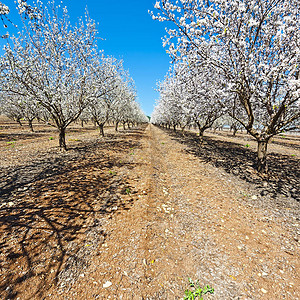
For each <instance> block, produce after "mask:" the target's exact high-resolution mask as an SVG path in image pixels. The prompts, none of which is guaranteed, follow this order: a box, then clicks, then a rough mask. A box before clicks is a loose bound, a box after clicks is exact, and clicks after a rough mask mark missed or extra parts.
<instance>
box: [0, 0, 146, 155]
mask: <svg viewBox="0 0 300 300" xmlns="http://www.w3.org/2000/svg"><path fill="white" fill-rule="evenodd" d="M24 3H26V2H21V4H22V5H23V4H24ZM22 8H23V7H21V8H20V9H22ZM25 8H26V9H27V11H26V12H27V15H28V13H30V12H31V11H30V10H29V11H28V7H27V6H26V7H25ZM30 8H31V7H29V9H30ZM23 10H24V8H23ZM22 12H23V11H22V10H21V11H20V14H21V16H22ZM34 12H38V13H36V14H35V15H34V17H30V18H28V17H27V18H25V17H26V16H27V15H25V17H24V15H23V23H24V29H23V31H22V32H20V33H19V34H18V35H17V36H13V37H11V38H8V43H7V45H6V46H5V53H4V55H3V56H2V57H1V61H0V64H1V65H0V67H1V77H0V78H1V98H0V102H1V103H0V104H1V106H0V107H1V113H4V114H5V115H7V116H8V117H10V118H13V119H15V120H20V119H21V118H24V119H26V120H27V121H28V122H29V125H30V126H31V127H32V121H33V120H34V119H35V118H37V119H39V120H42V121H44V122H45V123H47V124H49V125H51V126H54V127H56V128H57V129H58V131H59V146H60V147H61V148H64V149H66V142H65V131H66V128H67V127H68V126H69V125H70V124H71V123H73V122H74V121H76V120H77V119H81V120H84V121H87V120H92V121H93V122H94V123H96V124H97V125H98V126H99V129H100V132H101V133H102V134H104V132H103V127H104V125H105V124H106V123H107V122H114V123H116V124H118V123H120V122H122V123H139V122H147V121H148V119H147V118H146V116H145V115H144V114H143V112H142V111H141V109H140V107H139V105H138V103H137V102H136V98H137V95H136V90H135V86H134V82H133V80H132V79H131V78H130V76H129V74H128V72H126V71H125V70H124V68H123V65H122V61H118V60H117V59H115V58H113V57H109V56H106V55H105V54H104V53H103V51H100V50H99V49H98V48H97V39H98V38H97V30H96V24H95V22H94V21H93V20H91V19H90V18H89V16H88V14H87V13H86V15H85V16H84V18H82V19H80V20H79V21H78V24H76V25H72V23H71V21H70V20H69V16H68V11H67V9H66V8H60V7H56V6H55V5H54V2H53V3H50V4H48V6H45V5H43V4H42V3H41V2H37V3H35V5H34Z"/></svg>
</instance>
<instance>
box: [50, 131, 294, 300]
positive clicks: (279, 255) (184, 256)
mask: <svg viewBox="0 0 300 300" xmlns="http://www.w3.org/2000/svg"><path fill="white" fill-rule="evenodd" d="M141 143H142V146H141V147H140V148H137V149H132V150H131V151H132V152H131V153H128V155H130V158H129V159H130V161H131V165H132V166H133V167H130V168H128V169H127V171H126V172H127V176H128V177H129V178H131V181H132V184H131V185H132V186H133V185H135V190H136V193H135V194H134V195H130V191H128V194H129V195H128V197H133V198H134V199H135V202H134V203H133V206H132V207H131V208H130V209H128V210H123V211H121V212H120V213H119V214H115V215H112V216H111V217H110V218H106V219H105V220H104V221H103V223H102V226H103V230H104V231H105V232H106V234H107V236H106V240H105V242H104V243H103V244H102V246H101V248H99V249H97V251H96V253H97V254H96V255H95V256H93V257H91V262H90V267H89V268H88V269H87V270H85V271H83V272H82V274H81V275H80V276H79V278H78V280H77V281H76V284H74V285H73V286H71V287H66V286H65V284H63V285H62V286H61V287H60V289H58V290H52V291H51V293H50V294H48V296H47V297H46V299H180V298H183V295H184V290H185V289H186V288H188V281H187V279H188V277H191V278H192V279H194V280H196V279H199V281H200V283H201V284H202V285H206V284H209V285H210V286H213V287H214V288H215V295H213V296H207V297H206V298H207V299H223V300H224V299H299V297H300V289H299V287H300V278H299V270H300V260H299V239H298V238H299V237H295V235H294V232H289V231H288V230H287V229H286V227H285V224H284V219H280V218H278V217H277V218H276V219H275V218H274V216H273V215H272V212H271V211H262V210H259V209H257V208H255V207H254V206H252V205H251V202H249V201H248V200H247V199H248V198H249V197H247V196H245V195H242V193H241V190H240V187H237V186H236V184H235V182H234V180H233V177H231V175H229V174H225V173H224V172H222V171H220V170H218V169H216V168H214V167H212V166H210V165H208V164H204V163H202V162H201V161H199V159H197V158H195V157H194V156H193V155H191V154H187V153H185V152H184V146H183V145H181V144H179V143H177V142H175V141H173V140H172V139H171V138H170V137H169V136H168V135H167V134H166V133H164V132H163V131H161V130H160V129H158V128H156V127H153V126H152V125H151V126H148V128H147V129H146V131H145V134H144V137H143V138H142V140H141ZM116 209H118V208H117V207H116ZM289 222H290V225H292V226H295V227H298V226H299V219H298V220H295V219H293V220H289Z"/></svg>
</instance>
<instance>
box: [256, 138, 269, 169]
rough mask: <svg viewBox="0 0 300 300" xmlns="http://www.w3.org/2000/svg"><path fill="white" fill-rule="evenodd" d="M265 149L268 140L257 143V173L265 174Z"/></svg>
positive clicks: (266, 167)
mask: <svg viewBox="0 0 300 300" xmlns="http://www.w3.org/2000/svg"><path fill="white" fill-rule="evenodd" d="M267 147H268V140H258V141H257V170H258V172H259V173H267V172H268V166H267Z"/></svg>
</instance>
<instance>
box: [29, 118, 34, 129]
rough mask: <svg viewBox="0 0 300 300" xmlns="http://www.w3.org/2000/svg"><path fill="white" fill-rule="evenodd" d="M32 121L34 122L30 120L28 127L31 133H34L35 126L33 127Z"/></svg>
mask: <svg viewBox="0 0 300 300" xmlns="http://www.w3.org/2000/svg"><path fill="white" fill-rule="evenodd" d="M32 121H33V120H31V119H29V120H28V125H29V128H30V131H31V132H34V130H33V126H32Z"/></svg>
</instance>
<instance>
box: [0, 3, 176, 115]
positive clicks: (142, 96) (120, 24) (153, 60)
mask: <svg viewBox="0 0 300 300" xmlns="http://www.w3.org/2000/svg"><path fill="white" fill-rule="evenodd" d="M3 2H4V3H5V4H8V5H10V6H11V8H12V9H11V13H10V18H11V19H12V20H13V21H14V22H15V23H18V21H17V19H18V16H17V15H16V13H15V9H14V8H13V0H6V1H3ZM10 2H11V3H12V4H10ZM30 2H31V1H30V0H28V3H30ZM56 2H57V4H59V2H60V1H56ZM154 4H155V0H129V1H125V0H110V1H107V0H106V1H105V0H63V5H65V6H67V8H68V11H69V14H70V17H71V19H72V20H74V21H75V20H77V18H78V17H80V16H82V15H83V14H84V11H85V8H86V7H87V8H88V11H89V14H90V17H91V18H92V19H94V20H95V21H96V22H97V23H99V25H98V31H99V37H101V38H103V39H104V40H99V42H98V45H99V49H103V50H104V52H105V53H106V54H108V55H113V56H114V57H116V58H117V59H123V60H124V67H125V69H127V70H129V72H130V75H131V77H132V78H133V79H134V81H135V83H136V87H137V92H138V102H139V103H140V104H141V107H142V109H143V111H144V112H145V113H146V114H147V115H151V113H152V110H153V106H154V105H155V100H156V99H157V98H158V93H157V92H155V91H154V88H155V87H156V82H157V81H158V80H162V79H163V78H164V76H165V74H166V73H167V71H168V68H169V62H170V59H169V56H168V55H167V54H166V52H165V49H164V48H163V47H162V40H161V38H162V36H164V35H165V30H164V28H165V27H166V26H167V24H166V23H160V22H158V21H153V20H152V18H151V16H150V15H149V14H148V10H153V9H154V8H153V7H154ZM8 30H9V31H10V32H12V31H14V30H13V28H12V27H11V26H9V28H8ZM5 32H6V29H4V28H3V27H2V29H1V34H3V33H5ZM1 43H2V44H3V42H2V41H1ZM1 48H2V47H1Z"/></svg>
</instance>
